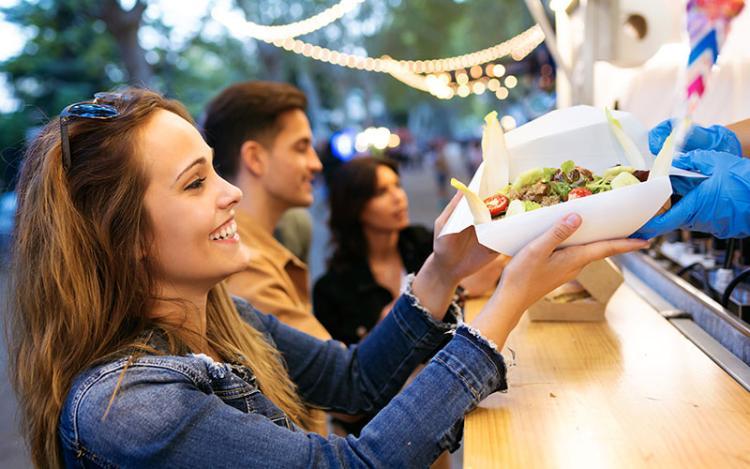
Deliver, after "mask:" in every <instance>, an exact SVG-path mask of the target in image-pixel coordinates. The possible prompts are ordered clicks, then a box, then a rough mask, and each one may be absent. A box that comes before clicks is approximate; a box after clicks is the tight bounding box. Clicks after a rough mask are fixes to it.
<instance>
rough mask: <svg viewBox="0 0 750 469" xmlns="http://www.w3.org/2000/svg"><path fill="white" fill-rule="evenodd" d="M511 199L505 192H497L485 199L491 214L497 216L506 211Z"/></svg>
mask: <svg viewBox="0 0 750 469" xmlns="http://www.w3.org/2000/svg"><path fill="white" fill-rule="evenodd" d="M509 203H510V201H509V200H508V198H507V197H505V196H504V195H503V194H499V193H498V194H495V195H491V196H489V197H487V198H486V199H484V204H485V205H486V206H487V208H488V209H490V215H491V216H493V217H497V216H499V215H502V214H503V213H505V211H506V210H507V209H508V204H509Z"/></svg>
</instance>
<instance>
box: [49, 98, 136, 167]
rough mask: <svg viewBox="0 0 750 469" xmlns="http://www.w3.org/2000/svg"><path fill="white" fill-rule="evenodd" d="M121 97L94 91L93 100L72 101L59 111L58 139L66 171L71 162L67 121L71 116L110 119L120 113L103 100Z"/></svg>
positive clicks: (113, 99)
mask: <svg viewBox="0 0 750 469" xmlns="http://www.w3.org/2000/svg"><path fill="white" fill-rule="evenodd" d="M121 99H122V97H121V96H120V95H117V94H113V93H96V94H95V95H94V100H93V101H83V102H80V103H73V104H71V105H70V106H67V107H66V108H65V109H63V110H62V112H61V113H60V139H61V146H62V163H63V169H64V170H65V171H66V172H67V171H68V170H69V169H70V166H71V164H72V161H71V154H70V137H69V136H68V122H69V121H70V119H72V118H79V119H95V120H111V119H114V118H115V117H117V116H119V115H120V111H118V110H117V108H116V107H114V106H113V105H111V104H105V102H110V103H115V102H118V101H120V100H121Z"/></svg>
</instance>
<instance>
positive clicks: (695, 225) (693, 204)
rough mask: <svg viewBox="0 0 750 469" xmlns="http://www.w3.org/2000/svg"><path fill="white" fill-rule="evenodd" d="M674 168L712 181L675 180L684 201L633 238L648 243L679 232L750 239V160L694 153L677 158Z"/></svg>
mask: <svg viewBox="0 0 750 469" xmlns="http://www.w3.org/2000/svg"><path fill="white" fill-rule="evenodd" d="M672 165H673V166H675V167H677V168H682V169H686V170H688V171H694V172H698V173H701V174H704V175H706V176H709V177H708V178H707V179H696V178H684V177H675V176H673V177H672V179H673V181H674V183H673V184H672V186H673V188H674V190H675V192H676V193H677V194H680V195H683V196H684V197H683V198H682V200H680V201H679V202H678V203H677V204H675V205H674V206H673V207H672V208H671V209H670V210H669V211H667V212H666V213H663V214H661V215H658V216H656V217H654V218H652V219H651V221H649V222H648V223H646V224H645V225H644V226H643V227H642V228H641V229H639V230H638V231H637V232H636V233H635V234H634V235H633V236H632V237H634V238H642V239H648V238H653V237H655V236H658V235H660V234H664V233H667V232H669V231H672V230H676V229H678V228H686V229H689V230H691V231H700V232H703V233H711V234H712V235H714V236H716V237H717V238H743V237H746V236H750V160H749V159H747V158H742V157H738V156H736V155H733V154H729V153H724V152H717V151H705V150H694V151H692V152H689V153H685V154H680V155H678V156H676V157H675V159H674V161H673V162H672ZM677 180H679V181H677ZM687 180H690V181H687ZM678 182H679V183H678Z"/></svg>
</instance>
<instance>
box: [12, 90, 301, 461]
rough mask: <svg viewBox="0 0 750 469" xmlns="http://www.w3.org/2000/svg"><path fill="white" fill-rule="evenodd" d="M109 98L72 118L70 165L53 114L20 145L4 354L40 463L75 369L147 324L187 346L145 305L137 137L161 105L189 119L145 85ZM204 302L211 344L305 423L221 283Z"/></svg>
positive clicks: (137, 342)
mask: <svg viewBox="0 0 750 469" xmlns="http://www.w3.org/2000/svg"><path fill="white" fill-rule="evenodd" d="M107 104H112V105H114V106H115V107H117V108H118V111H119V116H118V117H116V118H114V119H112V120H109V121H106V122H102V121H95V120H90V119H82V118H79V119H75V118H74V119H72V120H71V121H70V122H69V124H68V129H69V135H70V146H71V150H72V152H71V154H72V164H71V166H70V168H69V169H68V170H65V169H63V165H62V163H61V144H60V143H61V139H60V124H59V121H58V119H55V120H53V121H52V122H50V123H49V124H48V125H47V126H46V127H45V128H44V129H43V130H42V131H41V133H40V135H39V136H38V137H37V138H36V139H35V140H34V142H33V143H32V144H31V145H30V147H29V148H28V150H27V153H26V156H25V160H24V163H23V167H22V169H21V173H20V178H19V182H18V185H17V193H18V214H17V222H16V223H17V225H16V231H15V234H14V236H15V239H14V246H13V257H12V270H11V284H10V285H11V304H10V311H9V323H8V334H9V337H8V342H9V359H10V369H11V377H12V381H13V385H14V388H15V391H16V393H17V395H18V398H19V401H20V407H21V412H22V419H21V421H22V422H23V423H22V426H23V432H24V436H25V438H26V440H27V443H28V445H29V447H30V452H31V457H32V461H33V463H34V464H35V465H36V466H38V467H60V466H62V465H63V462H62V458H61V446H60V442H59V439H58V422H59V418H60V411H61V407H62V405H63V403H64V401H65V399H66V396H67V394H68V392H69V391H70V387H71V383H72V381H73V379H74V378H75V376H76V375H78V374H79V373H81V372H82V371H84V370H86V369H87V368H89V367H91V366H92V365H94V364H97V363H101V362H105V361H108V360H112V359H113V358H114V357H116V356H123V354H125V356H127V354H129V353H132V350H134V349H135V350H139V349H140V350H144V352H143V353H151V352H153V353H156V351H155V350H153V349H149V348H148V347H147V344H145V343H143V342H144V341H143V337H144V335H147V332H148V331H149V330H153V329H155V328H159V329H161V330H162V331H163V332H164V333H165V334H166V335H167V338H168V339H169V340H168V341H167V342H168V343H169V344H170V348H173V350H170V353H172V354H178V353H179V352H180V351H184V350H185V349H186V348H187V347H186V345H185V343H186V341H185V340H184V339H185V337H186V336H185V331H183V330H181V329H180V328H175V327H174V326H169V325H166V324H159V323H157V322H156V320H155V319H152V318H150V317H149V311H150V310H151V307H152V305H153V303H154V300H155V298H154V278H153V276H152V272H153V269H152V266H151V265H150V264H149V257H148V255H147V256H146V257H145V259H141V257H142V255H140V253H143V252H148V249H145V250H144V249H142V247H148V246H149V245H150V243H149V237H150V233H151V231H150V223H149V216H148V214H147V213H146V210H145V208H144V205H143V196H144V193H145V191H146V188H147V186H148V178H147V175H146V171H145V167H144V165H143V163H142V161H141V159H140V158H139V157H138V151H139V150H138V142H139V132H140V131H142V129H143V126H144V124H146V122H147V121H148V119H149V118H150V116H151V115H152V114H153V113H154V111H156V110H158V109H164V110H167V111H171V112H173V113H175V114H177V115H179V116H181V117H182V118H184V119H185V120H187V121H189V122H191V123H193V121H192V119H191V117H190V115H189V114H188V112H187V110H186V109H185V108H184V107H183V106H182V105H181V104H180V103H179V102H177V101H173V100H168V99H165V98H163V97H162V96H160V95H158V94H156V93H154V92H151V91H147V90H140V89H127V90H124V91H122V92H121V94H119V95H118V96H113V97H111V98H108V102H107ZM178 303H179V301H178ZM184 306H185V307H186V308H188V307H190V306H191V305H187V304H186V305H184ZM206 314H207V318H206V321H207V335H208V339H209V342H210V343H211V344H212V345H213V346H214V347H215V348H216V350H217V351H218V352H219V353H220V354H222V355H223V356H224V357H237V356H244V357H247V360H248V363H247V364H248V365H249V366H251V367H252V369H253V371H254V372H255V374H256V376H257V379H258V383H259V385H260V387H261V389H262V391H263V392H264V393H265V394H266V395H267V396H268V397H269V398H270V399H271V400H272V401H273V402H274V403H275V404H277V405H278V406H279V407H280V408H281V409H283V410H284V411H285V412H286V413H287V415H288V416H289V417H290V418H291V419H292V420H293V421H294V422H295V423H298V424H300V425H302V426H307V423H308V420H307V419H308V414H307V410H306V408H305V406H304V405H303V404H302V402H301V400H300V398H299V396H298V394H297V391H296V388H295V386H294V384H293V383H292V382H291V380H290V379H289V376H288V372H287V370H286V367H285V366H284V363H283V360H282V358H281V355H280V353H279V352H278V350H276V349H275V348H274V347H272V346H271V345H270V344H269V343H268V342H267V341H266V340H265V338H264V337H263V335H262V334H261V333H260V332H259V331H257V330H256V329H254V328H253V327H251V326H249V325H248V324H247V323H245V322H244V321H243V320H242V319H241V317H240V316H239V314H238V312H237V310H236V308H235V306H234V303H233V302H232V300H231V298H230V297H229V295H228V293H227V291H226V289H225V288H224V287H223V285H221V284H219V285H217V286H216V287H214V288H213V289H212V290H211V291H210V292H209V295H208V306H207V312H206ZM130 358H131V359H130V360H129V363H132V362H133V361H136V360H137V356H136V357H133V355H132V354H131V355H130ZM126 369H127V367H126ZM124 372H125V371H123V373H124ZM115 392H116V391H115ZM114 396H115V394H113V397H114Z"/></svg>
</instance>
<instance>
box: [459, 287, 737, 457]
mask: <svg viewBox="0 0 750 469" xmlns="http://www.w3.org/2000/svg"><path fill="white" fill-rule="evenodd" d="M482 304H483V301H482V300H474V301H472V302H470V303H469V304H468V305H467V316H468V317H472V315H474V314H476V313H477V312H478V310H479V309H480V308H481V306H482ZM507 346H508V347H510V348H511V349H513V350H514V351H515V353H516V365H515V366H512V367H511V368H510V369H509V375H508V381H509V390H508V392H507V393H496V394H493V395H492V396H490V397H489V398H488V399H486V400H485V401H484V402H483V403H482V404H481V405H480V408H478V409H477V410H475V411H474V412H472V413H471V414H469V415H468V416H467V418H466V422H465V425H464V469H479V468H538V467H542V468H577V469H578V468H588V467H590V468H633V467H655V468H688V467H691V468H692V467H706V468H734V467H750V393H749V392H747V391H746V390H745V389H744V388H742V387H741V386H740V385H739V384H737V383H736V382H735V381H734V380H733V379H732V378H731V377H730V376H729V375H727V374H726V373H725V372H724V371H723V370H722V369H721V368H719V367H718V366H717V365H716V364H715V363H714V362H713V361H711V359H710V358H709V357H707V356H706V355H705V354H704V353H703V352H701V351H700V350H699V349H698V348H697V347H696V346H695V345H693V344H692V343H691V342H690V341H688V340H687V339H686V338H685V337H684V336H683V335H682V334H680V332H679V331H678V330H677V329H675V328H674V327H673V326H672V325H670V324H669V322H668V321H667V320H666V319H664V318H662V317H661V316H660V315H659V314H658V313H657V312H656V311H655V310H654V309H653V308H652V307H651V306H650V305H648V304H647V303H646V302H645V301H644V300H643V299H642V298H641V297H640V296H638V295H637V294H636V293H635V292H633V290H632V289H630V287H628V286H627V285H623V286H622V287H620V289H619V290H618V291H617V293H615V296H614V297H613V298H612V300H611V302H610V303H609V307H608V309H607V321H606V322H600V323H551V322H530V321H528V320H527V319H525V318H524V319H522V320H521V323H520V324H519V325H518V327H517V328H516V329H515V330H514V331H513V333H512V335H511V336H510V338H509V340H508V343H507ZM503 352H504V355H505V356H506V359H507V358H509V353H507V349H506V350H504V351H503Z"/></svg>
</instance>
